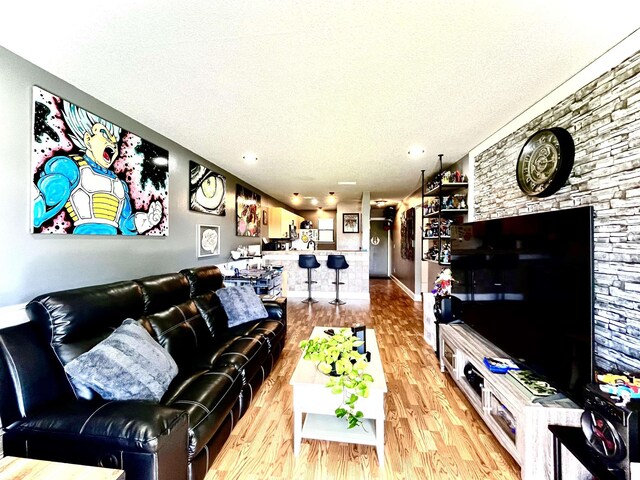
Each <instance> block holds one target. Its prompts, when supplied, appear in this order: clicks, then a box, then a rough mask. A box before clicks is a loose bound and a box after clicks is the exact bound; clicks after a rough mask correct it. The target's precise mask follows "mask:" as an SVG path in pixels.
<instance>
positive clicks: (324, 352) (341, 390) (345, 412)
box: [300, 328, 373, 428]
mask: <svg viewBox="0 0 640 480" xmlns="http://www.w3.org/2000/svg"><path fill="white" fill-rule="evenodd" d="M363 343H364V342H363V341H362V340H359V339H358V338H357V337H356V336H354V335H353V334H352V332H351V330H350V329H348V328H344V329H342V330H340V331H338V332H336V333H334V334H333V335H328V336H327V337H317V338H310V339H308V340H302V341H301V342H300V348H301V349H302V350H303V358H304V359H305V360H311V361H312V362H315V363H316V366H317V368H318V370H319V371H320V372H322V373H324V374H325V375H327V383H326V386H327V388H331V392H332V393H335V394H336V395H342V402H341V404H340V405H339V406H338V408H336V410H335V414H336V417H338V418H345V419H346V421H347V425H348V427H347V428H354V427H357V426H359V425H362V418H363V414H362V412H361V411H360V410H356V403H357V402H358V400H359V399H360V398H361V397H362V398H367V397H368V396H369V385H370V384H371V383H373V377H372V376H371V375H369V374H368V373H365V369H366V368H367V365H368V362H367V359H366V355H365V354H362V353H358V351H357V350H356V348H357V347H359V346H360V345H362V344H363Z"/></svg>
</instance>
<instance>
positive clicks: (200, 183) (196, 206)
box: [189, 161, 227, 216]
mask: <svg viewBox="0 0 640 480" xmlns="http://www.w3.org/2000/svg"><path fill="white" fill-rule="evenodd" d="M226 195H227V180H226V179H225V177H224V176H223V175H219V174H217V173H215V172H214V171H212V170H209V169H208V168H207V167H204V166H202V165H199V164H197V163H196V162H193V161H190V162H189V209H190V210H195V211H197V212H202V213H210V214H211V215H220V216H224V215H225V214H226Z"/></svg>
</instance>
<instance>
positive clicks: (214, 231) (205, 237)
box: [196, 225, 220, 258]
mask: <svg viewBox="0 0 640 480" xmlns="http://www.w3.org/2000/svg"><path fill="white" fill-rule="evenodd" d="M196 228H197V233H196V236H197V243H198V244H197V246H196V248H197V249H198V258H202V257H212V256H213V255H220V227H219V226H218V225H196Z"/></svg>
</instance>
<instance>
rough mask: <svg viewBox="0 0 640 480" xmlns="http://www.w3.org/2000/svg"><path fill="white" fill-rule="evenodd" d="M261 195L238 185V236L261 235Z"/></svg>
mask: <svg viewBox="0 0 640 480" xmlns="http://www.w3.org/2000/svg"><path fill="white" fill-rule="evenodd" d="M260 200H261V198H260V195H259V194H257V193H255V192H252V191H251V190H249V189H248V188H245V187H243V186H242V185H236V236H239V237H257V236H259V235H260Z"/></svg>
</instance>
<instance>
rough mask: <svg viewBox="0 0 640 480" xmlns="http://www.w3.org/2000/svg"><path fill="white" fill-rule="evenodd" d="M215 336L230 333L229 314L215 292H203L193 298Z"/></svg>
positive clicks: (212, 334)
mask: <svg viewBox="0 0 640 480" xmlns="http://www.w3.org/2000/svg"><path fill="white" fill-rule="evenodd" d="M193 301H194V302H195V304H196V306H197V307H198V311H199V312H200V315H201V316H202V318H203V319H204V321H205V323H206V324H207V327H208V328H209V332H210V333H211V336H212V337H213V338H219V337H224V336H226V335H228V333H229V325H228V319H227V314H226V312H225V311H224V308H222V304H221V303H220V298H219V297H218V295H216V293H215V292H208V293H202V294H200V295H198V296H197V297H195V298H194V299H193Z"/></svg>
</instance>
